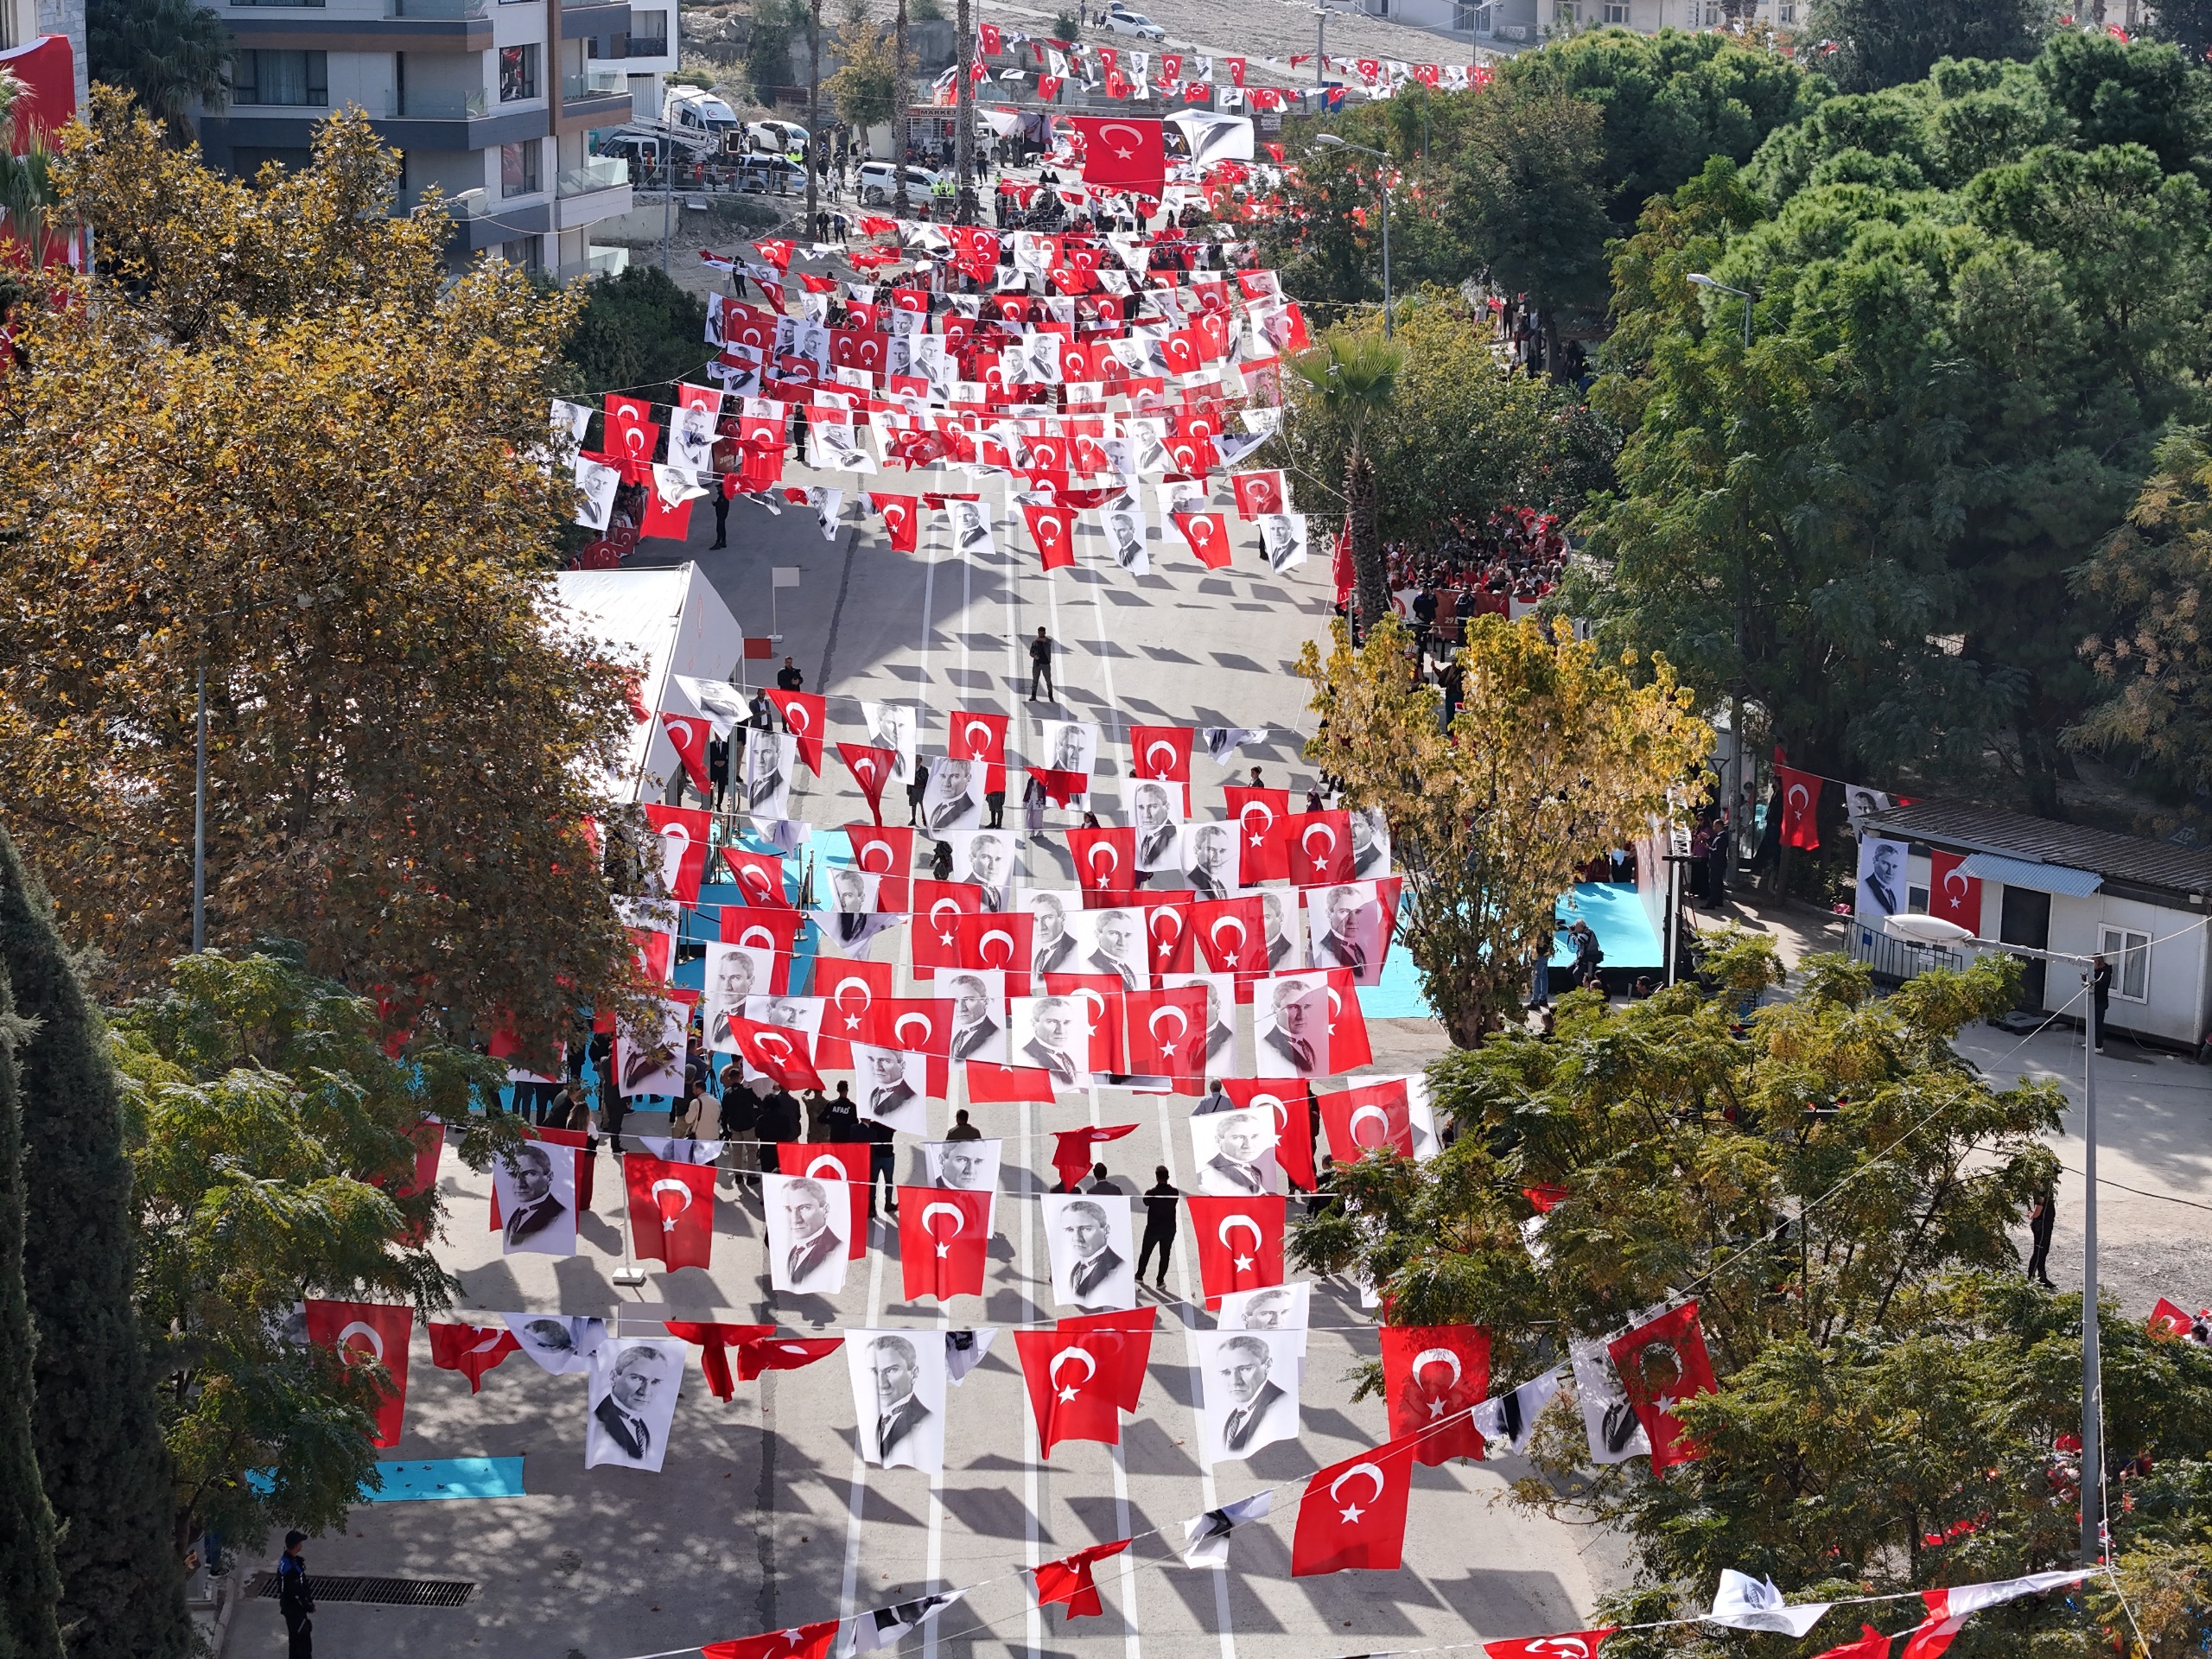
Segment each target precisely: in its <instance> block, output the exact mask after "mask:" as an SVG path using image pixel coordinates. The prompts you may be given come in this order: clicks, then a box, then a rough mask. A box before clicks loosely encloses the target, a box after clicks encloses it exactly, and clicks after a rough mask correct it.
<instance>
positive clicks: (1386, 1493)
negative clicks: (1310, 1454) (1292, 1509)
mask: <svg viewBox="0 0 2212 1659" xmlns="http://www.w3.org/2000/svg"><path fill="white" fill-rule="evenodd" d="M1413 1453H1414V1448H1413V1447H1412V1446H1409V1445H1408V1444H1407V1443H1406V1442H1405V1441H1403V1440H1390V1441H1388V1442H1386V1443H1385V1444H1383V1445H1382V1446H1376V1447H1375V1448H1374V1449H1373V1450H1371V1451H1367V1452H1353V1453H1352V1455H1351V1456H1350V1457H1348V1458H1346V1459H1344V1461H1343V1462H1342V1463H1332V1464H1331V1465H1329V1466H1328V1467H1327V1468H1325V1469H1323V1470H1320V1471H1318V1472H1316V1473H1315V1474H1314V1476H1313V1478H1312V1479H1310V1480H1308V1481H1307V1482H1306V1495H1305V1497H1302V1498H1300V1500H1299V1503H1298V1530H1297V1531H1296V1532H1295V1533H1294V1535H1292V1538H1291V1543H1290V1573H1291V1576H1292V1577H1293V1578H1297V1579H1304V1578H1311V1577H1313V1575H1315V1574H1316V1573H1342V1572H1344V1571H1345V1570H1346V1569H1347V1568H1353V1567H1357V1568H1364V1569H1367V1570H1370V1571H1373V1572H1380V1573H1392V1572H1395V1571H1396V1570H1397V1567H1398V1563H1399V1560H1400V1559H1401V1558H1402V1555H1403V1554H1404V1550H1405V1543H1406V1500H1407V1498H1408V1497H1410V1496H1411V1495H1412V1493H1413V1484H1414V1483H1413V1470H1414V1457H1413Z"/></svg>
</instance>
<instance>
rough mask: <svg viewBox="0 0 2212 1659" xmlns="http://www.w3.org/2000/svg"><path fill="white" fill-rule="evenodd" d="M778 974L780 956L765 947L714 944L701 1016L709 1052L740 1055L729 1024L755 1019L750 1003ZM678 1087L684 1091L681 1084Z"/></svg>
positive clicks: (711, 948) (709, 956)
mask: <svg viewBox="0 0 2212 1659" xmlns="http://www.w3.org/2000/svg"><path fill="white" fill-rule="evenodd" d="M775 970H776V953H775V952H774V951H773V950H768V949H767V948H766V947H765V946H763V945H758V944H720V943H714V944H709V945H708V946H707V967H706V980H705V986H704V989H703V992H702V996H701V1003H702V1007H701V1014H702V1017H703V1018H704V1020H705V1022H706V1027H707V1046H708V1047H709V1048H710V1049H712V1050H714V1051H715V1052H716V1053H717V1054H734V1053H736V1052H737V1039H736V1038H735V1037H734V1035H732V1034H731V1032H730V1025H729V1022H730V1021H731V1020H743V1019H749V1018H751V1016H750V1015H749V1014H747V1013H746V1012H745V1005H746V1002H747V1000H748V999H750V998H752V997H753V996H757V995H760V994H762V993H763V992H765V991H766V990H767V988H768V987H769V985H770V984H771V983H772V982H773V981H772V976H773V975H774V973H775ZM678 1086H679V1087H681V1084H680V1083H679V1084H678ZM624 1092H625V1093H626V1092H628V1091H627V1090H625V1091H624ZM653 1092H654V1093H656V1094H665V1093H666V1092H668V1091H667V1090H653Z"/></svg>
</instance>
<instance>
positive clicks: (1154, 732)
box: [1129, 726, 1193, 810]
mask: <svg viewBox="0 0 2212 1659" xmlns="http://www.w3.org/2000/svg"><path fill="white" fill-rule="evenodd" d="M1192 736H1193V733H1192V730H1191V728H1189V727H1188V726H1132V727H1130V728H1129V769H1130V772H1131V773H1132V774H1133V775H1134V776H1135V777H1138V778H1150V779H1158V780H1160V781H1161V782H1167V783H1178V784H1185V785H1187V784H1188V783H1189V782H1190V781H1191V739H1192ZM1189 805H1190V797H1189V795H1188V793H1187V792H1186V793H1185V796H1184V807H1185V810H1188V809H1189Z"/></svg>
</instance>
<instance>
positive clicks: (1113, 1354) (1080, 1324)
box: [1053, 1303, 1160, 1411]
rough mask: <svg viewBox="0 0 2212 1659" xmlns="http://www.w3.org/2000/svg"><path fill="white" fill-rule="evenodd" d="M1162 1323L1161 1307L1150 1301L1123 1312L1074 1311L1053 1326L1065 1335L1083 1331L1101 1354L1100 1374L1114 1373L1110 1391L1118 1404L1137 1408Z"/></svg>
mask: <svg viewBox="0 0 2212 1659" xmlns="http://www.w3.org/2000/svg"><path fill="white" fill-rule="evenodd" d="M1159 1323H1160V1309H1159V1308H1158V1307H1157V1306H1154V1305H1152V1304H1150V1303H1147V1304H1146V1305H1145V1306H1142V1307H1133V1308H1129V1309H1128V1310H1126V1311H1124V1312H1119V1313H1077V1314H1071V1316H1069V1317H1068V1318H1066V1319H1062V1320H1061V1321H1060V1322H1059V1323H1058V1325H1054V1326H1053V1329H1054V1330H1056V1331H1058V1332H1059V1333H1060V1334H1061V1335H1062V1336H1066V1335H1069V1334H1070V1333H1071V1332H1073V1333H1077V1334H1080V1335H1082V1337H1083V1338H1084V1344H1085V1345H1086V1346H1088V1347H1089V1348H1090V1351H1092V1352H1093V1353H1094V1354H1096V1355H1097V1356H1098V1370H1099V1374H1100V1375H1101V1376H1105V1375H1107V1374H1109V1373H1111V1375H1112V1377H1113V1381H1112V1383H1110V1384H1109V1392H1110V1393H1111V1394H1112V1395H1113V1396H1114V1403H1115V1405H1116V1407H1118V1408H1120V1409H1122V1410H1123V1411H1135V1409H1136V1408H1137V1402H1138V1400H1139V1399H1141V1397H1142V1396H1143V1394H1144V1379H1145V1371H1146V1368H1147V1367H1148V1366H1149V1365H1150V1364H1151V1363H1152V1333H1153V1332H1154V1330H1155V1329H1156V1328H1158V1325H1159Z"/></svg>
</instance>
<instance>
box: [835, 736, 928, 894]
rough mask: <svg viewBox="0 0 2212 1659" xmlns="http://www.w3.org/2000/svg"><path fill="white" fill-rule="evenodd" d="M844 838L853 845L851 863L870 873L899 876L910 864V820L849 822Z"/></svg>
mask: <svg viewBox="0 0 2212 1659" xmlns="http://www.w3.org/2000/svg"><path fill="white" fill-rule="evenodd" d="M885 753H889V751H885ZM845 840H846V842H848V843H849V845H850V846H851V848H852V849H853V867H854V868H855V869H858V870H863V871H865V872H867V873H868V874H870V875H894V876H903V875H905V874H906V872H907V871H908V870H909V869H911V868H912V867H913V862H914V831H913V827H912V825H910V824H884V823H878V824H874V825H873V826H871V825H868V824H864V823H849V824H847V825H846V826H845Z"/></svg>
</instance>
